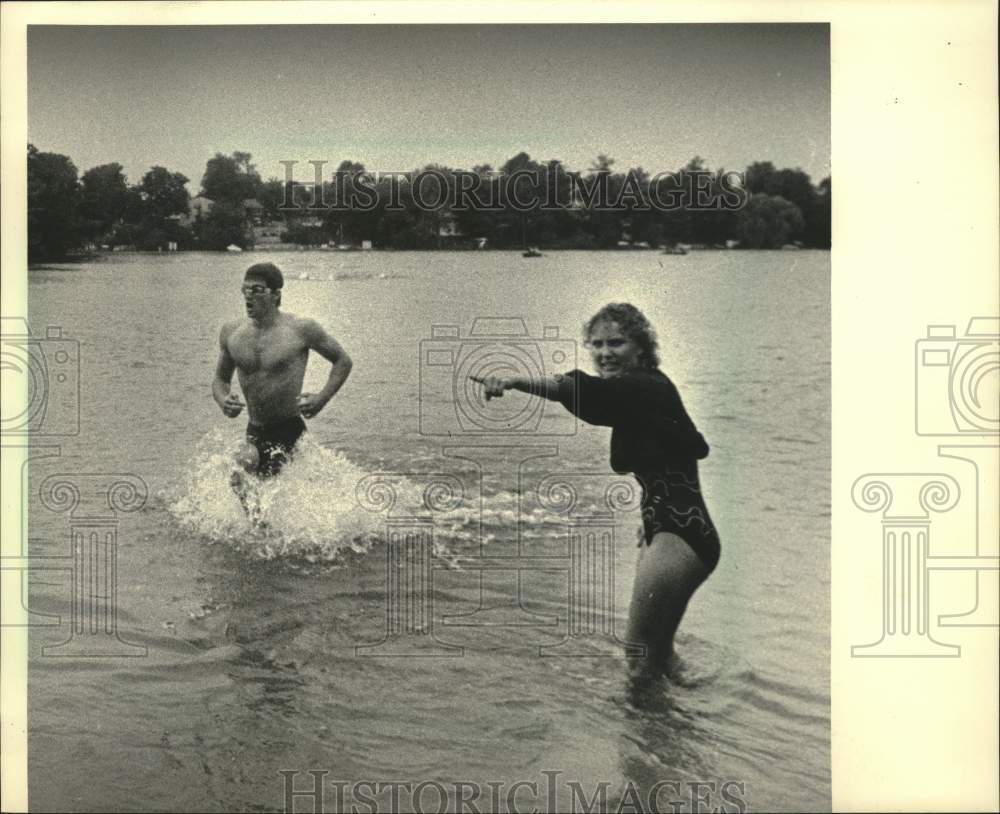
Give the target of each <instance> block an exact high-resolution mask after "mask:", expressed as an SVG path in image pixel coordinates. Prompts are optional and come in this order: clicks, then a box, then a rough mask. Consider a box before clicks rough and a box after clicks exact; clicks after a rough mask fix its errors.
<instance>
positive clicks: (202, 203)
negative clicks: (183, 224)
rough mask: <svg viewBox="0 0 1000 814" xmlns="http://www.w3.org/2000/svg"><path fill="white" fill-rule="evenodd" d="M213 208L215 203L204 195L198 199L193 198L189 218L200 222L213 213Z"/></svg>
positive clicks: (189, 204) (190, 203) (189, 206)
mask: <svg viewBox="0 0 1000 814" xmlns="http://www.w3.org/2000/svg"><path fill="white" fill-rule="evenodd" d="M213 206H215V201H213V200H212V199H211V198H206V197H205V196H204V195H199V196H198V197H196V198H192V199H191V200H190V202H189V203H188V216H189V217H190V218H191V219H192V220H199V219H200V218H203V217H205V215H207V214H208V213H209V212H211V211H212V207H213Z"/></svg>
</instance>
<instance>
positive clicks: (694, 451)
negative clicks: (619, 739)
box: [482, 303, 719, 679]
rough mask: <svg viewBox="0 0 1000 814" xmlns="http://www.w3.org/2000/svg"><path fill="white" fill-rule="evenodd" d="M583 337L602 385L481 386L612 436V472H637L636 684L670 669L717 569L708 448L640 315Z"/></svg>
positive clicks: (600, 324)
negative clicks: (555, 408) (547, 406)
mask: <svg viewBox="0 0 1000 814" xmlns="http://www.w3.org/2000/svg"><path fill="white" fill-rule="evenodd" d="M583 336H584V344H585V345H586V346H587V347H588V348H589V350H590V354H591V357H592V359H593V362H594V367H595V368H596V369H597V372H598V376H597V377H594V376H588V375H587V374H586V373H583V372H581V371H579V370H573V371H570V372H569V373H566V374H564V375H562V376H553V377H546V378H544V379H542V380H540V381H534V380H529V379H525V378H519V377H514V378H498V377H489V378H486V379H484V380H482V384H483V386H484V388H485V395H486V398H487V399H491V398H495V397H498V396H502V395H503V393H504V391H505V390H521V391H523V392H525V393H531V394H533V395H536V396H542V397H544V398H547V399H551V400H553V401H559V402H561V403H562V404H563V405H564V406H565V407H566V408H567V409H568V410H570V411H571V412H573V413H574V414H575V415H576V416H578V417H579V418H580V419H581V420H583V421H586V422H587V423H588V424H597V425H601V426H608V427H611V428H612V431H611V468H612V469H613V470H614V471H615V472H619V473H623V472H632V473H633V474H634V475H635V477H636V479H637V480H638V481H639V484H640V486H641V488H642V525H643V540H642V541H641V542H640V546H641V547H642V550H641V551H640V554H639V562H638V565H637V566H636V577H635V584H634V586H633V591H632V604H631V608H630V610H629V627H628V636H627V638H628V640H629V641H630V642H634V643H638V644H643V645H645V646H646V653H645V656H644V657H636V658H634V659H632V662H631V669H632V673H633V677H634V678H637V679H638V678H643V677H648V676H652V675H656V674H659V673H661V672H663V671H664V670H666V669H667V668H668V667H669V665H670V661H671V659H672V657H673V642H674V634H675V633H676V631H677V627H678V625H679V624H680V621H681V617H682V616H683V615H684V611H685V609H686V608H687V604H688V600H690V598H691V596H692V595H693V594H694V592H695V590H697V588H698V586H699V585H701V583H702V582H704V581H705V580H706V579H707V578H708V575H709V574H710V573H711V572H712V570H713V569H714V568H715V566H716V564H717V563H718V561H719V536H718V534H717V533H716V530H715V527H714V526H713V525H712V521H711V518H710V517H709V515H708V509H707V508H706V507H705V501H704V500H703V498H702V495H701V487H700V485H699V482H698V460H699V459H701V458H704V457H705V456H707V455H708V444H706V443H705V439H704V438H703V437H702V435H701V433H700V432H698V430H697V429H696V428H695V425H694V423H693V422H692V421H691V419H690V418H689V417H688V414H687V412H686V411H685V409H684V404H683V403H682V401H681V398H680V394H679V393H678V392H677V388H676V387H674V384H673V382H671V381H670V379H668V378H667V377H666V376H665V375H664V374H663V373H662V372H661V371H660V370H659V356H658V354H657V341H656V334H655V333H654V331H653V328H652V326H651V325H650V324H649V321H648V320H647V319H646V317H645V316H643V314H642V312H641V311H639V310H638V309H637V308H635V307H634V306H632V305H629V304H627V303H621V304H619V303H612V304H610V305H606V306H605V307H604V308H602V309H601V310H600V311H598V312H597V313H596V314H595V315H594V316H593V317H591V318H590V320H589V321H588V322H587V323H586V325H584V329H583Z"/></svg>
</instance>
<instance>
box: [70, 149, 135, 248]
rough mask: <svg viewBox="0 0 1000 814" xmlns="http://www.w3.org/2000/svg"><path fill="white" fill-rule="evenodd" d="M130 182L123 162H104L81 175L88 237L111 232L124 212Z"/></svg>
mask: <svg viewBox="0 0 1000 814" xmlns="http://www.w3.org/2000/svg"><path fill="white" fill-rule="evenodd" d="M128 197H129V194H128V184H127V183H126V181H125V175H124V174H123V173H122V165H121V164H117V163H112V164H101V165H100V166H99V167H92V168H91V169H89V170H87V171H86V172H85V173H84V174H83V177H82V178H81V179H80V220H81V228H82V230H83V233H84V235H85V236H86V237H88V238H90V239H92V240H93V239H97V238H99V237H101V236H103V235H106V234H108V233H109V232H110V231H111V229H112V227H113V226H114V225H115V224H116V223H118V222H119V221H120V220H121V219H122V217H123V216H124V215H125V208H126V206H127V204H128Z"/></svg>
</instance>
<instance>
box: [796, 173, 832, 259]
mask: <svg viewBox="0 0 1000 814" xmlns="http://www.w3.org/2000/svg"><path fill="white" fill-rule="evenodd" d="M832 204H833V190H832V188H831V182H830V178H829V177H827V178H824V179H823V180H822V181H820V182H819V189H818V190H817V192H816V197H815V198H814V200H813V203H812V206H811V207H810V209H809V211H808V212H804V213H803V214H804V215H805V218H806V229H805V242H806V243H807V244H808V245H810V246H815V247H816V248H817V249H829V248H830V226H831V224H830V219H831V209H832Z"/></svg>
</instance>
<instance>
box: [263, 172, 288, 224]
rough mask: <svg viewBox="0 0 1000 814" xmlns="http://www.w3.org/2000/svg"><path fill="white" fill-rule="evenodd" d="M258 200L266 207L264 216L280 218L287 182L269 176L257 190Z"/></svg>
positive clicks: (270, 218)
mask: <svg viewBox="0 0 1000 814" xmlns="http://www.w3.org/2000/svg"><path fill="white" fill-rule="evenodd" d="M257 200H258V201H260V205H261V206H263V207H264V216H265V217H266V218H267V219H268V220H278V218H280V217H281V206H282V204H284V203H285V182H284V181H279V180H278V179H277V178H269V179H268V180H267V181H265V182H264V183H263V184H261V185H260V189H258V190H257Z"/></svg>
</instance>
